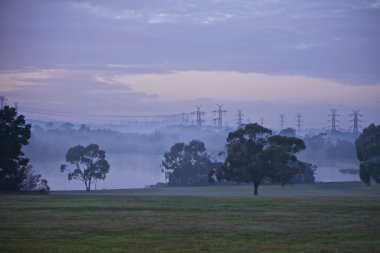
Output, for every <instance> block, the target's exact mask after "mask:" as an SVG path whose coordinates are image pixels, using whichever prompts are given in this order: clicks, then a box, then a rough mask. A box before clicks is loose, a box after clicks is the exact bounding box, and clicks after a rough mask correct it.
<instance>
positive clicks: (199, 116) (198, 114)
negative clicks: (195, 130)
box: [193, 105, 205, 128]
mask: <svg viewBox="0 0 380 253" xmlns="http://www.w3.org/2000/svg"><path fill="white" fill-rule="evenodd" d="M201 107H202V106H201V105H196V106H195V108H197V110H196V111H195V112H193V113H195V115H196V118H197V120H196V125H197V127H199V128H201V127H202V122H203V119H202V117H203V116H204V115H205V113H204V112H202V111H201Z"/></svg>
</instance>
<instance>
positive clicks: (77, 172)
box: [61, 144, 110, 191]
mask: <svg viewBox="0 0 380 253" xmlns="http://www.w3.org/2000/svg"><path fill="white" fill-rule="evenodd" d="M105 158H106V153H105V151H104V150H101V149H99V146H98V145H97V144H90V145H88V146H87V147H83V146H81V145H77V146H75V147H72V148H70V149H69V150H68V151H67V153H66V162H69V163H71V164H73V165H74V170H70V169H67V165H66V164H62V165H61V172H68V175H67V177H68V180H72V179H75V180H79V181H81V182H83V183H84V185H85V187H86V191H90V190H91V185H92V183H95V182H97V181H98V180H104V179H105V178H106V175H107V173H108V172H109V170H110V165H109V164H108V162H107V160H106V159H105Z"/></svg>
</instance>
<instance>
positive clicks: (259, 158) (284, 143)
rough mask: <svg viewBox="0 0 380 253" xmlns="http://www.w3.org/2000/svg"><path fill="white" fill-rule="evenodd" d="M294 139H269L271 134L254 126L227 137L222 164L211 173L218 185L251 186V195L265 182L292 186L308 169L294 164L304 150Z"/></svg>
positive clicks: (247, 126)
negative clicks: (222, 182)
mask: <svg viewBox="0 0 380 253" xmlns="http://www.w3.org/2000/svg"><path fill="white" fill-rule="evenodd" d="M305 148H306V146H305V143H304V142H303V141H302V140H301V139H298V138H296V137H287V136H280V135H272V131H271V130H269V129H267V128H265V127H262V126H260V125H258V124H256V123H254V124H248V125H246V126H244V127H243V128H240V129H238V130H236V131H234V132H231V133H229V135H228V137H227V144H226V151H227V152H226V159H225V162H224V164H223V165H222V166H221V167H219V168H217V169H215V170H214V172H213V173H211V174H210V175H211V177H210V180H211V181H213V178H214V176H215V177H216V179H217V180H218V181H223V180H226V181H235V182H238V183H241V182H244V183H253V185H254V194H255V195H257V194H258V187H259V185H260V184H261V183H262V181H263V180H264V179H266V178H267V179H269V180H271V181H272V182H279V183H281V184H282V185H285V184H287V183H291V182H292V179H293V177H294V176H296V175H299V174H302V173H303V172H304V171H305V170H306V169H307V168H310V165H308V164H307V163H303V162H300V161H298V160H297V157H296V156H295V154H296V153H298V152H299V151H301V150H303V149H305Z"/></svg>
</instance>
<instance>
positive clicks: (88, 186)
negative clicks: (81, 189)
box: [84, 181, 90, 192]
mask: <svg viewBox="0 0 380 253" xmlns="http://www.w3.org/2000/svg"><path fill="white" fill-rule="evenodd" d="M84 184H85V186H86V192H89V191H90V184H87V181H84Z"/></svg>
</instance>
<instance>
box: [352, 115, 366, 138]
mask: <svg viewBox="0 0 380 253" xmlns="http://www.w3.org/2000/svg"><path fill="white" fill-rule="evenodd" d="M359 111H360V110H352V114H350V116H353V119H352V120H350V122H353V123H354V125H353V126H352V127H353V131H352V134H353V136H354V138H357V137H358V136H359V127H360V126H359V122H362V121H361V120H360V119H359V117H361V116H363V115H361V114H360V113H359Z"/></svg>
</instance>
